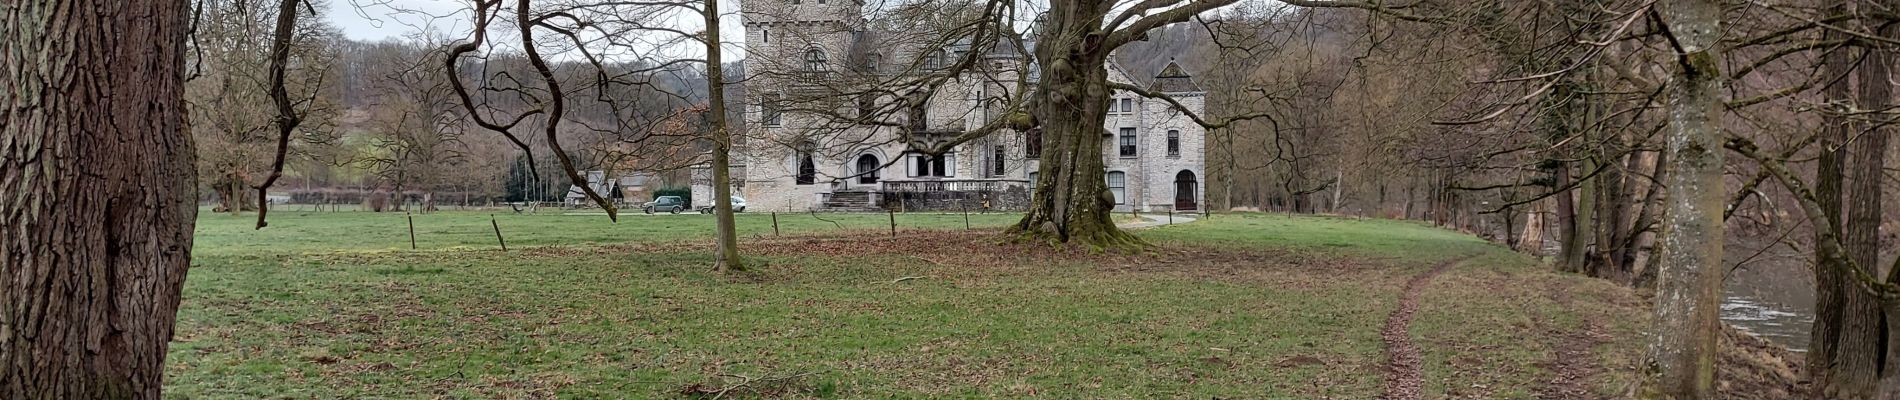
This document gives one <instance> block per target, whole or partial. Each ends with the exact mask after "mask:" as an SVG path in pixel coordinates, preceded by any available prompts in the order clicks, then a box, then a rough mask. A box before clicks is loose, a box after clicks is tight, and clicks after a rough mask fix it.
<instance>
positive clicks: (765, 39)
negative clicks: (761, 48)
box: [759, 3, 797, 43]
mask: <svg viewBox="0 0 1900 400" xmlns="http://www.w3.org/2000/svg"><path fill="white" fill-rule="evenodd" d="M793 4H797V3H793ZM759 42H761V43H772V30H771V29H764V30H760V31H759Z"/></svg>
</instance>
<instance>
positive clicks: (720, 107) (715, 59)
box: [702, 0, 745, 272]
mask: <svg viewBox="0 0 1900 400" xmlns="http://www.w3.org/2000/svg"><path fill="white" fill-rule="evenodd" d="M702 16H704V17H705V18H706V33H705V35H706V37H704V38H702V40H704V42H705V44H706V90H707V96H708V100H707V102H708V103H707V108H708V109H707V111H706V118H707V120H708V122H709V124H710V125H712V126H711V129H712V136H713V137H712V142H713V151H712V169H713V181H712V185H713V199H712V200H713V201H712V203H711V204H712V205H713V213H714V214H716V215H717V219H718V221H717V222H716V224H717V225H718V227H717V228H714V230H715V231H716V232H715V235H716V236H718V242H719V244H718V246H717V248H716V251H717V252H718V254H717V255H715V256H714V258H716V260H715V261H714V263H713V270H716V271H719V272H726V271H735V270H744V269H745V264H743V263H741V262H740V260H739V234H738V232H737V225H736V224H734V223H733V217H732V131H731V130H730V129H729V128H730V125H729V124H728V123H727V121H726V75H725V73H726V71H725V68H724V66H723V65H721V63H722V62H724V61H722V57H721V56H722V55H721V54H720V53H719V52H720V46H719V45H720V41H719V0H706V10H705V11H704V14H703V15H702Z"/></svg>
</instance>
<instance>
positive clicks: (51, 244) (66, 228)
mask: <svg viewBox="0 0 1900 400" xmlns="http://www.w3.org/2000/svg"><path fill="white" fill-rule="evenodd" d="M187 16H188V14H187V8H186V2H185V1H182V0H173V1H159V0H153V1H122V0H27V1H9V2H3V3H0V32H4V33H0V155H3V156H0V193H6V195H4V196H0V218H4V219H0V276H4V281H5V283H0V285H3V286H0V305H3V306H0V307H4V308H0V398H9V399H98V398H140V399H157V398H159V397H160V396H159V391H160V389H161V385H160V381H161V379H162V377H163V376H164V372H165V370H164V361H165V350H166V346H167V344H168V343H169V342H170V340H171V336H172V327H173V325H172V324H173V318H174V317H175V316H176V315H177V310H178V299H179V297H178V296H179V290H180V288H181V286H182V285H183V284H184V280H185V270H186V268H187V267H188V266H189V265H190V259H191V244H192V242H191V232H192V226H193V223H194V218H195V217H196V216H197V205H196V197H197V196H196V195H195V193H196V188H197V182H196V179H197V176H196V174H197V171H196V169H195V168H194V167H193V164H194V160H193V157H194V153H193V149H192V145H191V136H190V135H189V134H188V132H187V130H186V129H185V117H184V115H185V114H184V106H185V105H184V99H183V94H184V91H183V88H184V74H183V71H184V44H185V40H184V39H185V28H186V27H187V26H188V25H187V23H188V20H187V19H186V18H187Z"/></svg>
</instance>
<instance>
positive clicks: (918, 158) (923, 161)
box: [904, 152, 957, 178]
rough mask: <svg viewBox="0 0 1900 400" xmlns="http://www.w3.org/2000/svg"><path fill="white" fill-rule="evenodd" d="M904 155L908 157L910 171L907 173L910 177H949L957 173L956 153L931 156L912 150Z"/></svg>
mask: <svg viewBox="0 0 1900 400" xmlns="http://www.w3.org/2000/svg"><path fill="white" fill-rule="evenodd" d="M904 157H905V158H907V159H908V160H907V161H908V162H906V163H905V166H906V167H907V168H905V169H906V170H907V171H906V172H908V173H907V174H905V175H908V176H910V177H913V178H916V177H938V178H948V177H953V176H956V175H957V174H956V170H955V168H956V155H955V154H944V155H942V156H938V157H931V156H930V155H928V154H924V153H916V152H912V153H907V154H905V155H904Z"/></svg>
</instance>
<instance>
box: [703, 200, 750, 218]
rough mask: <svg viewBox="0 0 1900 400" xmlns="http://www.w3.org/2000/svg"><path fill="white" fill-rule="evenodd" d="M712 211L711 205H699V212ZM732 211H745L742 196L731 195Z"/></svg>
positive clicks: (706, 212) (709, 212)
mask: <svg viewBox="0 0 1900 400" xmlns="http://www.w3.org/2000/svg"><path fill="white" fill-rule="evenodd" d="M712 212H713V205H706V206H700V207H699V213H700V214H712ZM732 212H745V198H744V197H739V196H732Z"/></svg>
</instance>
